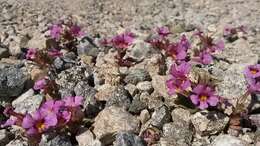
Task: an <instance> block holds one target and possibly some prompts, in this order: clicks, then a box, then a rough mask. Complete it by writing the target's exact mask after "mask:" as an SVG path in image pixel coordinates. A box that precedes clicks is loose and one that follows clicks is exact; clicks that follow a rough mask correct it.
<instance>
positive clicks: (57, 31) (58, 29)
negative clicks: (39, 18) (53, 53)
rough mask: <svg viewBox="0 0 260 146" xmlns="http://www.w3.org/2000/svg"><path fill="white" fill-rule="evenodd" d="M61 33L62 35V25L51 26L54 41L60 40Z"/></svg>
mask: <svg viewBox="0 0 260 146" xmlns="http://www.w3.org/2000/svg"><path fill="white" fill-rule="evenodd" d="M61 33H62V26H61V25H60V24H54V25H52V26H51V29H50V36H51V37H52V38H53V39H56V40H58V39H60V36H61Z"/></svg>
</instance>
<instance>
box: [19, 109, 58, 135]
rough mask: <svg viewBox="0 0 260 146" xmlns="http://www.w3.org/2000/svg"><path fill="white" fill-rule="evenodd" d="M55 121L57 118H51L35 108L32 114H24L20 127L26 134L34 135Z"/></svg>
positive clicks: (55, 122) (43, 130)
mask: <svg viewBox="0 0 260 146" xmlns="http://www.w3.org/2000/svg"><path fill="white" fill-rule="evenodd" d="M57 123H58V121H57V119H55V118H52V117H51V116H44V115H42V114H41V112H40V111H39V110H37V111H36V112H35V113H34V114H32V115H31V114H26V115H25V117H24V119H23V122H22V127H23V128H24V129H26V132H27V134H28V135H35V134H41V133H43V132H45V131H47V130H48V129H49V128H51V127H54V126H56V125H57Z"/></svg>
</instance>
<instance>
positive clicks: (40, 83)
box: [33, 76, 58, 97]
mask: <svg viewBox="0 0 260 146" xmlns="http://www.w3.org/2000/svg"><path fill="white" fill-rule="evenodd" d="M33 89H34V90H35V91H39V92H41V93H43V94H45V95H49V96H50V97H58V85H57V84H56V82H55V80H50V79H49V78H48V77H47V76H46V77H44V78H42V79H39V80H37V81H36V82H35V83H34V86H33Z"/></svg>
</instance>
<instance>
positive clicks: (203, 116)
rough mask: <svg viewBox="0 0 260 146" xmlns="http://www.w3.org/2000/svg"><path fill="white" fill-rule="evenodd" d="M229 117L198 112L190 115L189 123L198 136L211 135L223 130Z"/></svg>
mask: <svg viewBox="0 0 260 146" xmlns="http://www.w3.org/2000/svg"><path fill="white" fill-rule="evenodd" d="M228 121H229V117H227V116H226V115H224V114H222V113H220V112H216V111H200V112H197V113H195V114H194V115H192V117H191V122H192V124H193V126H194V128H195V130H196V133H197V134H199V135H202V136H203V135H213V134H217V133H219V132H221V131H222V130H224V128H225V127H226V125H227V124H228Z"/></svg>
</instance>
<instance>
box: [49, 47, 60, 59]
mask: <svg viewBox="0 0 260 146" xmlns="http://www.w3.org/2000/svg"><path fill="white" fill-rule="evenodd" d="M48 55H49V56H51V57H54V58H56V57H60V56H62V55H63V53H62V52H60V50H57V49H52V50H49V51H48Z"/></svg>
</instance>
